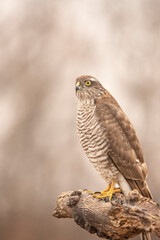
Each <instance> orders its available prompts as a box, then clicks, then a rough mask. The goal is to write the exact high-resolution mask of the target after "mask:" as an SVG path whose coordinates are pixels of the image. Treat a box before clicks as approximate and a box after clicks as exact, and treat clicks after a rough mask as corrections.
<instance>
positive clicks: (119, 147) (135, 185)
mask: <svg viewBox="0 0 160 240" xmlns="http://www.w3.org/2000/svg"><path fill="white" fill-rule="evenodd" d="M108 95H109V93H108V94H107V97H104V98H102V99H99V100H98V101H96V112H95V113H96V115H97V117H98V118H99V119H100V123H101V125H102V126H103V127H104V128H105V129H106V132H107V137H108V139H109V143H110V147H109V156H110V158H111V160H112V161H113V163H114V164H115V166H116V167H117V168H118V170H119V171H120V172H121V174H122V175H123V176H124V177H125V179H126V180H127V182H128V183H129V185H130V186H131V188H132V189H138V190H139V192H140V193H141V194H142V195H143V196H146V197H150V198H151V193H150V191H149V188H148V186H147V183H146V182H145V178H146V176H147V167H146V164H145V163H144V158H143V152H142V148H141V145H140V143H139V140H138V138H137V136H136V133H135V130H134V128H133V126H132V124H131V123H130V121H129V120H128V118H127V117H126V115H125V114H124V112H123V111H122V109H121V108H120V106H119V105H118V103H117V102H116V100H115V99H114V98H113V97H112V96H110V95H109V96H108Z"/></svg>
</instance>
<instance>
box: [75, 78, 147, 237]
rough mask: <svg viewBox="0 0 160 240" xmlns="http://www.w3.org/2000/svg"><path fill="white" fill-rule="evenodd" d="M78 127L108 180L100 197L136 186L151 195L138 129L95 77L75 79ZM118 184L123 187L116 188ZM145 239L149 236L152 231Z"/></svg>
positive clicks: (87, 149)
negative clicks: (137, 133) (136, 130)
mask: <svg viewBox="0 0 160 240" xmlns="http://www.w3.org/2000/svg"><path fill="white" fill-rule="evenodd" d="M76 95H77V98H78V111H77V131H78V136H79V140H80V143H81V145H82V147H83V149H84V151H85V153H86V155H87V157H88V159H89V160H90V162H91V163H92V164H93V166H94V167H95V169H96V170H97V171H98V172H99V174H100V175H101V176H102V178H103V179H104V180H105V181H106V183H107V184H108V187H107V189H106V190H104V191H102V192H101V193H100V194H98V193H97V194H96V193H95V194H94V196H95V197H97V198H103V197H106V196H108V197H109V199H110V200H111V198H112V195H113V193H115V192H118V191H120V190H121V191H122V193H123V194H124V195H127V194H128V193H129V192H130V191H131V190H132V189H137V190H138V191H139V193H141V194H142V195H143V196H145V197H148V198H152V195H151V192H150V190H149V187H148V185H147V182H146V177H147V166H146V163H145V162H144V156H143V151H142V148H141V145H140V142H139V140H138V138H137V135H136V132H135V129H134V127H133V125H132V124H131V122H130V121H129V119H128V118H127V116H126V115H125V113H124V112H123V110H122V109H121V107H120V106H119V104H118V103H117V101H116V100H115V99H114V97H113V96H112V95H111V94H110V93H109V92H108V91H107V90H106V89H105V88H104V87H103V86H102V85H101V83H100V82H99V81H98V80H97V79H96V78H94V77H92V76H88V75H83V76H80V77H78V78H77V79H76ZM115 184H118V185H119V187H120V188H115ZM143 239H150V236H149V233H145V234H143Z"/></svg>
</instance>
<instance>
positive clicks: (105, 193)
mask: <svg viewBox="0 0 160 240" xmlns="http://www.w3.org/2000/svg"><path fill="white" fill-rule="evenodd" d="M114 185H115V181H114V180H112V182H111V183H110V184H109V185H108V187H107V188H106V189H105V190H104V191H102V192H100V193H94V194H93V197H96V198H99V199H100V198H105V197H109V201H111V199H112V196H113V194H114V193H115V192H121V189H120V188H115V187H114Z"/></svg>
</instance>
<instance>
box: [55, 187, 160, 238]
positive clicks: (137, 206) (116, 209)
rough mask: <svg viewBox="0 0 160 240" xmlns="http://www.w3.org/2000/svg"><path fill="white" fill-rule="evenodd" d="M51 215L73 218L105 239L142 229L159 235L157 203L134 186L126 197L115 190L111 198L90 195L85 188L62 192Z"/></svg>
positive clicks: (138, 231)
mask: <svg viewBox="0 0 160 240" xmlns="http://www.w3.org/2000/svg"><path fill="white" fill-rule="evenodd" d="M53 216H55V217H57V218H74V220H75V222H76V223H77V224H78V225H80V226H81V227H82V228H84V229H86V230H87V231H88V232H90V233H96V234H97V235H98V236H99V237H103V238H108V239H128V238H131V237H134V236H136V235H137V234H140V233H141V232H143V231H144V230H145V231H150V232H152V233H154V234H155V235H157V236H158V237H160V207H159V205H158V204H157V203H155V202H153V201H152V200H151V199H148V198H145V197H142V196H141V195H140V194H139V193H138V192H137V190H134V191H132V192H130V194H129V195H128V197H124V196H123V195H122V194H120V193H116V194H115V196H113V198H112V201H109V200H108V199H97V198H94V197H93V196H92V194H90V193H88V192H87V190H79V191H73V192H71V191H70V192H65V193H62V195H60V196H59V197H58V200H57V207H56V209H55V210H54V212H53Z"/></svg>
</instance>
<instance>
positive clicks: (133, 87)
mask: <svg viewBox="0 0 160 240" xmlns="http://www.w3.org/2000/svg"><path fill="white" fill-rule="evenodd" d="M81 74H91V75H93V76H95V77H97V78H98V79H99V80H100V81H101V83H102V84H103V85H104V86H105V87H106V88H107V90H109V91H110V92H111V93H112V94H113V96H114V97H115V98H116V99H117V100H118V102H119V103H120V105H121V106H122V108H123V109H124V111H125V112H126V114H127V115H128V117H129V118H130V120H131V122H132V123H133V125H134V126H135V128H136V131H137V134H138V136H139V139H140V141H141V144H142V146H143V149H144V154H145V159H146V162H147V164H148V169H149V177H148V183H149V186H150V188H151V191H152V193H153V196H154V198H155V200H156V201H159V200H160V198H159V197H160V189H159V185H160V163H159V154H160V1H159V0H139V1H135V0H132V1H129V0H121V1H120V0H119V1H118V0H81V1H79V0H70V1H69V0H59V1H58V0H57V1H56V0H14V1H13V0H1V2H0V239H1V240H10V239H12V240H28V239H29V240H37V239H38V240H41V239H43V240H44V239H47V240H53V239H54V240H63V239H65V240H72V239H77V240H82V239H85V240H89V239H98V237H97V236H95V235H90V234H89V233H87V232H85V231H84V230H83V229H80V228H79V227H78V226H76V225H75V223H74V222H73V220H70V219H69V220H58V219H54V218H53V217H52V210H53V208H54V207H55V202H56V197H57V195H58V194H60V193H61V192H62V191H67V190H74V189H83V188H88V189H90V190H93V191H94V190H95V191H96V190H101V189H103V188H105V187H106V186H105V183H104V182H103V180H101V178H100V177H99V176H98V174H97V173H96V171H95V170H94V169H93V167H92V166H91V164H90V163H89V161H88V159H87V158H86V156H85V155H84V153H83V150H82V149H81V146H80V144H79V141H78V138H77V134H76V120H75V119H76V106H77V99H76V96H75V90H74V84H75V83H74V81H75V78H76V77H78V76H79V75H81Z"/></svg>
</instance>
